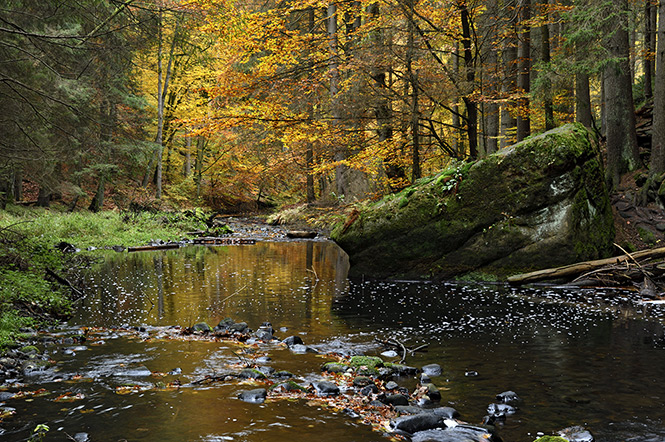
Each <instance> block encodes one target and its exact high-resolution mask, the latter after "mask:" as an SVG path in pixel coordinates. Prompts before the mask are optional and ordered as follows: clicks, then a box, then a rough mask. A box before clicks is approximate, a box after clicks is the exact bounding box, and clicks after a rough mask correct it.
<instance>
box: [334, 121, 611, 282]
mask: <svg viewBox="0 0 665 442" xmlns="http://www.w3.org/2000/svg"><path fill="white" fill-rule="evenodd" d="M332 236H333V238H334V239H335V240H336V241H337V242H338V243H339V244H340V246H341V247H342V248H343V249H344V250H345V251H346V252H347V253H348V254H349V257H350V261H351V274H352V275H362V274H365V275H371V276H374V277H409V278H421V277H423V276H424V277H435V278H450V277H453V276H456V275H463V274H469V273H471V274H473V273H472V272H482V273H487V274H493V275H497V276H498V277H501V276H505V275H506V274H508V273H511V272H515V271H527V270H535V269H536V268H544V267H553V266H558V265H565V264H569V263H571V262H576V261H582V260H587V259H596V258H600V257H604V256H607V255H608V254H609V253H611V251H612V242H613V238H614V231H613V222H612V212H611V207H610V204H609V198H608V194H607V190H606V188H605V184H604V178H603V170H602V163H601V161H600V156H599V152H598V149H597V148H596V145H595V143H592V142H591V135H590V134H589V132H588V131H587V130H586V129H585V128H584V127H583V126H581V125H579V124H570V125H566V126H563V127H560V128H557V129H555V130H553V131H549V132H547V133H545V134H542V135H538V136H534V137H530V138H529V139H527V140H525V141H523V142H521V143H518V144H516V145H514V146H511V147H509V148H506V149H502V150H501V151H499V152H498V153H496V154H494V155H491V156H489V157H488V158H485V159H483V160H482V161H478V162H475V163H466V164H462V165H457V166H455V167H451V168H449V169H446V170H444V171H442V172H441V173H439V174H437V175H435V176H433V177H431V178H428V179H426V180H420V181H419V182H418V183H416V184H414V185H413V186H411V187H409V188H408V190H407V191H402V193H400V194H398V196H397V197H396V198H385V199H383V200H381V201H378V202H376V203H374V204H371V205H367V206H365V207H363V208H361V209H360V217H359V219H358V220H357V221H356V222H355V223H353V224H352V225H351V227H350V228H349V229H348V230H347V231H346V232H344V233H342V232H341V228H339V229H336V230H334V231H333V234H332Z"/></svg>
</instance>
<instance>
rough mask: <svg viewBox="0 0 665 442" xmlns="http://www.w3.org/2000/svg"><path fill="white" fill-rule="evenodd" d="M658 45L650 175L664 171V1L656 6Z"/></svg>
mask: <svg viewBox="0 0 665 442" xmlns="http://www.w3.org/2000/svg"><path fill="white" fill-rule="evenodd" d="M658 16H659V19H658V46H657V48H656V76H655V80H656V81H655V89H654V97H653V127H652V132H651V165H650V171H649V172H650V174H651V176H654V175H660V174H662V173H663V172H665V1H662V0H661V2H660V6H659V7H658Z"/></svg>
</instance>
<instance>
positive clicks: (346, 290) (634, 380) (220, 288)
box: [0, 241, 665, 442]
mask: <svg viewBox="0 0 665 442" xmlns="http://www.w3.org/2000/svg"><path fill="white" fill-rule="evenodd" d="M347 270H348V263H347V262H346V258H345V255H344V253H343V252H341V251H340V250H339V248H338V247H337V246H336V245H335V244H333V243H331V242H327V241H284V242H279V241H276V242H270V241H260V242H258V243H257V244H255V245H243V246H228V247H222V246H216V247H204V246H190V247H184V248H181V249H178V250H168V251H155V252H138V253H132V254H109V255H106V256H105V259H104V261H103V263H101V264H99V265H97V266H96V267H95V268H94V269H92V270H91V271H90V272H88V273H87V274H86V275H85V279H86V283H87V286H88V287H89V289H88V290H87V296H86V298H85V299H83V300H82V301H80V302H78V303H77V310H76V313H75V315H74V317H73V318H72V319H71V320H70V321H69V323H68V324H67V325H66V326H65V327H64V328H62V329H60V330H57V331H56V332H55V334H50V335H46V336H45V339H44V340H45V344H44V346H45V349H46V351H47V352H48V353H49V356H50V358H51V359H52V361H53V363H54V365H52V367H50V368H48V369H45V370H41V371H37V372H35V373H33V374H31V375H29V376H27V377H26V378H25V379H24V382H25V384H24V385H14V386H11V387H10V388H9V391H10V392H12V393H15V392H17V391H24V392H35V391H37V390H38V389H42V388H43V389H44V390H43V391H41V392H40V393H39V394H37V395H35V396H27V397H23V398H16V397H14V398H9V399H6V400H5V405H6V406H9V407H13V408H15V409H16V413H15V414H14V415H12V416H9V417H6V418H5V419H4V420H3V421H2V422H0V434H1V435H2V440H9V441H19V440H26V439H27V438H28V437H29V436H30V434H31V432H32V430H33V429H34V428H35V427H36V426H37V425H38V424H46V425H48V427H49V431H48V432H47V433H46V437H45V440H54V441H55V440H62V441H65V440H79V441H85V440H89V441H120V440H127V441H161V442H171V441H248V442H254V441H256V442H258V441H266V442H285V441H288V442H291V441H292V440H294V439H298V440H307V439H311V440H317V441H318V440H321V441H335V442H352V441H388V440H390V439H389V438H388V437H387V436H386V435H384V434H382V433H380V432H376V431H372V429H371V427H369V426H367V425H364V424H362V423H361V422H359V421H358V420H357V419H354V418H351V417H349V416H347V415H345V414H344V413H340V412H336V411H334V410H331V409H326V408H323V407H321V406H312V404H307V403H305V402H304V401H268V402H265V403H262V404H252V403H245V402H242V401H240V400H238V399H237V394H238V392H239V391H241V390H243V389H248V388H252V387H251V386H250V385H246V384H244V383H241V382H240V381H238V380H236V379H234V380H229V381H226V382H216V383H210V384H200V385H194V386H183V387H181V388H154V387H155V385H164V384H166V385H168V384H169V383H170V382H172V381H174V380H175V379H178V380H179V381H180V382H181V383H182V384H183V385H186V384H188V383H191V382H192V381H196V380H200V379H202V378H204V377H205V376H210V375H211V374H215V373H220V372H224V370H226V369H227V367H228V366H229V364H234V363H237V362H239V361H238V356H237V353H238V349H237V348H236V347H234V346H233V345H232V344H226V343H219V342H201V341H184V340H152V339H149V340H144V339H142V338H141V333H140V332H138V333H137V332H128V331H124V330H125V329H128V328H131V327H140V330H141V331H142V330H143V329H144V328H145V329H146V330H147V331H150V329H151V327H157V326H160V327H161V326H183V327H188V326H192V325H194V324H195V323H198V322H202V321H205V322H207V323H208V324H211V325H215V324H217V323H218V322H219V321H220V320H221V319H223V318H226V317H232V318H233V319H235V320H236V321H245V322H247V323H248V324H249V326H250V327H251V328H253V329H256V328H257V327H258V326H259V325H260V324H261V323H263V322H265V321H269V322H270V323H271V324H272V325H273V327H274V328H275V330H276V331H275V333H276V335H277V336H279V337H280V338H284V337H287V336H289V335H299V336H300V337H302V339H303V341H304V342H305V344H307V345H308V346H311V347H312V348H314V349H316V350H318V351H319V352H330V351H343V352H345V351H353V352H364V353H366V354H371V355H376V354H379V353H380V352H381V351H383V348H381V347H380V346H379V345H378V344H377V342H376V339H397V340H400V341H402V342H405V343H407V344H408V345H410V346H417V345H420V344H428V347H427V351H426V352H418V353H416V354H414V355H410V356H408V358H407V363H408V364H409V365H413V366H417V367H421V366H423V365H425V364H430V363H438V364H440V365H441V367H442V369H443V373H442V375H441V376H437V377H433V378H432V381H433V382H434V383H435V384H436V385H437V386H438V387H439V388H440V389H441V392H442V396H443V398H442V401H441V404H442V405H447V406H451V407H454V408H455V409H457V410H458V411H459V412H460V413H461V417H462V419H463V420H465V421H468V422H471V423H480V421H482V419H483V417H484V416H485V415H486V414H487V411H486V410H487V406H488V405H489V404H491V403H493V402H495V399H494V397H495V395H496V394H498V393H501V392H502V391H505V390H513V391H515V392H516V393H517V394H518V395H519V396H520V398H521V400H520V402H519V403H518V404H517V412H516V414H514V415H512V416H508V417H507V418H506V420H505V422H501V423H499V424H498V426H497V431H498V434H499V435H500V436H501V438H502V439H503V440H504V441H506V442H508V441H514V442H530V441H533V440H534V439H536V437H537V434H539V433H545V434H552V433H553V432H556V431H557V430H561V429H563V428H565V427H568V426H571V425H582V426H584V427H586V428H587V429H589V430H590V431H591V433H592V434H593V435H594V436H595V437H596V440H599V441H609V442H613V441H617V442H618V441H628V440H634V441H665V423H664V421H663V420H664V419H665V407H663V404H664V402H665V385H664V383H663V367H664V366H665V334H664V331H663V323H664V322H663V321H664V319H663V318H665V307H661V306H659V305H646V304H642V303H640V302H639V300H637V299H635V294H634V293H632V292H621V291H609V290H595V291H594V290H571V289H563V288H551V287H550V288H546V287H540V288H512V287H507V286H503V285H479V284H462V283H426V282H410V281H400V282H378V281H371V280H353V281H350V280H348V279H347V277H346V272H347ZM82 327H86V328H85V329H83V328H82ZM81 330H84V331H83V332H82V331H81ZM81 333H87V334H88V338H87V340H85V342H79V339H78V338H77V336H79V335H80V334H81ZM257 356H268V357H269V358H270V360H269V361H267V362H265V363H264V365H269V366H271V367H273V368H275V369H276V370H288V371H291V372H292V373H294V374H296V375H297V376H298V378H299V379H300V380H301V383H304V384H306V383H307V382H309V381H311V380H314V379H317V378H319V377H320V367H321V365H322V364H323V363H324V362H326V361H327V360H329V358H326V357H322V356H321V355H317V354H313V353H307V354H294V353H293V352H291V351H290V350H289V349H287V348H285V347H283V346H278V345H272V344H271V345H264V346H262V347H261V348H260V350H259V352H258V354H257ZM169 372H170V373H171V374H168V373H169ZM160 373H161V374H160ZM397 381H398V383H400V384H401V385H403V386H405V387H407V388H409V389H413V388H414V387H415V385H416V381H415V379H412V378H400V379H397ZM124 385H132V386H134V387H135V388H134V390H132V391H131V392H126V391H122V390H121V389H119V388H118V387H121V388H122V386H124ZM120 393H127V394H120ZM63 394H66V395H67V396H65V397H64V398H63V396H62V395H63ZM77 395H78V396H77ZM5 397H9V395H8V394H5Z"/></svg>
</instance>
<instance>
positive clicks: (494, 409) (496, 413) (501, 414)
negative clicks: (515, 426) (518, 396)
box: [487, 404, 517, 419]
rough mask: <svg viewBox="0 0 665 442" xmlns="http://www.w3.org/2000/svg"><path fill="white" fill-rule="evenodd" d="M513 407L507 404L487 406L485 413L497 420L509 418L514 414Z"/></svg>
mask: <svg viewBox="0 0 665 442" xmlns="http://www.w3.org/2000/svg"><path fill="white" fill-rule="evenodd" d="M516 411H517V410H516V409H515V407H513V406H512V405H508V404H489V405H488V406H487V413H488V414H489V415H490V416H492V417H495V418H497V419H504V418H505V417H506V416H510V415H513V414H515V413H516Z"/></svg>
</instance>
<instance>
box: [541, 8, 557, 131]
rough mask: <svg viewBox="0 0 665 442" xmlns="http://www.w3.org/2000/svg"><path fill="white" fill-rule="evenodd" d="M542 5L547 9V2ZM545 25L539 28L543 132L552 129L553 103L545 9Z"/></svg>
mask: <svg viewBox="0 0 665 442" xmlns="http://www.w3.org/2000/svg"><path fill="white" fill-rule="evenodd" d="M542 4H543V5H544V6H545V8H547V6H548V1H547V0H545V1H543V2H542ZM543 13H544V14H545V18H546V19H545V22H546V23H545V24H543V25H542V26H541V27H540V36H541V48H540V50H541V58H540V60H541V61H542V63H543V65H544V66H545V69H546V70H545V73H544V77H543V107H544V109H545V130H550V129H554V103H553V102H552V82H551V81H550V78H549V64H550V61H551V59H550V25H549V24H548V23H547V22H548V21H549V19H548V17H547V12H546V9H545V12H543Z"/></svg>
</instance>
